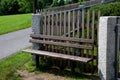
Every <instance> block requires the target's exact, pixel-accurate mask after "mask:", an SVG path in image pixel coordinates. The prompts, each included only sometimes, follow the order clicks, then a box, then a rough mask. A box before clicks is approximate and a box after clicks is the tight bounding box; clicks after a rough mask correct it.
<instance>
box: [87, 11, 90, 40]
mask: <svg viewBox="0 0 120 80" xmlns="http://www.w3.org/2000/svg"><path fill="white" fill-rule="evenodd" d="M89 27H90V10H88V12H87V38H88V39H89V34H90V31H89Z"/></svg>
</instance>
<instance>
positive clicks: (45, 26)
mask: <svg viewBox="0 0 120 80" xmlns="http://www.w3.org/2000/svg"><path fill="white" fill-rule="evenodd" d="M46 21H47V19H46V15H44V28H45V34H47V25H46Z"/></svg>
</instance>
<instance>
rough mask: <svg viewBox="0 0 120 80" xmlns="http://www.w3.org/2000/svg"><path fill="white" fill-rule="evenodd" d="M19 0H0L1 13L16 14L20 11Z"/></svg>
mask: <svg viewBox="0 0 120 80" xmlns="http://www.w3.org/2000/svg"><path fill="white" fill-rule="evenodd" d="M18 8H19V5H18V1H17V0H1V1H0V15H3V14H4V15H8V14H13V13H14V14H16V13H18Z"/></svg>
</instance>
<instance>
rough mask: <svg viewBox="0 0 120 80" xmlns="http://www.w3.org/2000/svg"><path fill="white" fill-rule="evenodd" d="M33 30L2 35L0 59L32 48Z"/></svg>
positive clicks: (0, 38) (0, 39) (0, 36)
mask: <svg viewBox="0 0 120 80" xmlns="http://www.w3.org/2000/svg"><path fill="white" fill-rule="evenodd" d="M31 33H32V31H31V28H28V29H24V30H20V31H16V32H12V33H8V34H4V35H0V59H2V58H5V57H7V56H9V55H11V54H13V53H16V52H18V51H20V50H22V49H24V48H27V47H29V46H31V44H30V43H29V39H30V37H29V35H30V34H31Z"/></svg>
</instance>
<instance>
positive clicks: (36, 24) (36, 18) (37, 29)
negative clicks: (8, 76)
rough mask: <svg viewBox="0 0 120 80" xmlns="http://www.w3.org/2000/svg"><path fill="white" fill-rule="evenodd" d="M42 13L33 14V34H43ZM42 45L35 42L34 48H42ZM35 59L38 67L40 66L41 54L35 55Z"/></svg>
mask: <svg viewBox="0 0 120 80" xmlns="http://www.w3.org/2000/svg"><path fill="white" fill-rule="evenodd" d="M42 17H43V16H42V15H41V14H33V15H32V32H33V34H42V33H43V31H42V30H43V29H42V27H43V26H42ZM41 47H42V45H40V44H36V43H33V47H32V49H34V50H40V49H41ZM33 60H34V61H35V62H36V68H39V55H33Z"/></svg>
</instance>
